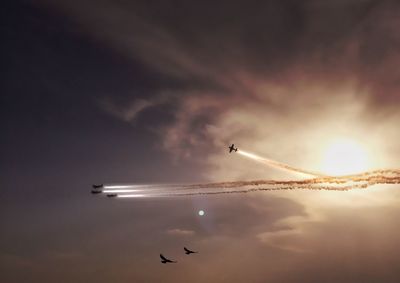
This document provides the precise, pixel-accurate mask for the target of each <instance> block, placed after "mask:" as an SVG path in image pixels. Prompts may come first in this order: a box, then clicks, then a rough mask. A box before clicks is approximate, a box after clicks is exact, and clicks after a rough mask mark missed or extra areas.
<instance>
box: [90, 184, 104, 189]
mask: <svg viewBox="0 0 400 283" xmlns="http://www.w3.org/2000/svg"><path fill="white" fill-rule="evenodd" d="M92 187H93V189H101V188H103V187H104V185H103V184H100V185H96V184H93V185H92Z"/></svg>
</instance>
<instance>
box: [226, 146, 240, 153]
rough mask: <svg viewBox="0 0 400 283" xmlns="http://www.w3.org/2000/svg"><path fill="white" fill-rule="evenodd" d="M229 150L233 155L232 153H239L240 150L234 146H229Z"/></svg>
mask: <svg viewBox="0 0 400 283" xmlns="http://www.w3.org/2000/svg"><path fill="white" fill-rule="evenodd" d="M228 148H229V153H231V152H232V151H234V152H236V151H238V149H237V148H235V145H234V144H232V145H231V146H228Z"/></svg>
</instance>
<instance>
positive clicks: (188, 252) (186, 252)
mask: <svg viewBox="0 0 400 283" xmlns="http://www.w3.org/2000/svg"><path fill="white" fill-rule="evenodd" d="M183 249H184V250H185V254H187V255H190V254H197V253H198V252H194V251H191V250H189V249H187V248H185V247H183Z"/></svg>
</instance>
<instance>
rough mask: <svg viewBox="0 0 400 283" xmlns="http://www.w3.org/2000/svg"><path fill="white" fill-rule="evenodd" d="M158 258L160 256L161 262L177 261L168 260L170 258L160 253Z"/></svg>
mask: <svg viewBox="0 0 400 283" xmlns="http://www.w3.org/2000/svg"><path fill="white" fill-rule="evenodd" d="M160 258H161V263H164V264H165V263H176V262H177V261H173V260H170V259H168V258H166V257H165V256H163V255H162V254H160Z"/></svg>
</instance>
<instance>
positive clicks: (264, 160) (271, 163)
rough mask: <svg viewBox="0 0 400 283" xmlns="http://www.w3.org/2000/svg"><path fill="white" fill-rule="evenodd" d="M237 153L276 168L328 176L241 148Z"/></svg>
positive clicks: (308, 174)
mask: <svg viewBox="0 0 400 283" xmlns="http://www.w3.org/2000/svg"><path fill="white" fill-rule="evenodd" d="M237 153H238V154H240V155H242V156H244V157H247V158H250V159H252V160H255V161H257V162H260V163H263V164H265V165H268V166H271V167H274V168H277V169H283V170H286V171H290V172H292V173H300V174H303V175H307V176H313V177H326V175H324V174H321V173H317V172H312V171H307V170H303V169H299V168H295V167H292V166H290V165H288V164H285V163H281V162H278V161H274V160H271V159H268V158H264V157H261V156H258V155H256V154H253V153H249V152H246V151H244V150H240V149H239V150H238V151H237Z"/></svg>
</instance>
